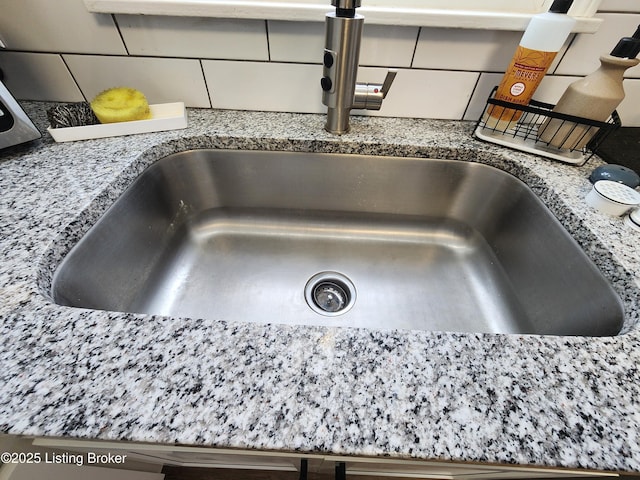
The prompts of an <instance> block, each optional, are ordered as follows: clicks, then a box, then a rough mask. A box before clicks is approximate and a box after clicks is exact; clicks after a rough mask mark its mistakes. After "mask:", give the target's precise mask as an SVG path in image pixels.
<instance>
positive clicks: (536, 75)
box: [483, 0, 576, 131]
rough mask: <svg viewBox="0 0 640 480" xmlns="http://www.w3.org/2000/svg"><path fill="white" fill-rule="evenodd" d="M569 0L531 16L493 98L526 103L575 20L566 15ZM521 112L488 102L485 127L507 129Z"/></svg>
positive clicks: (563, 0)
mask: <svg viewBox="0 0 640 480" xmlns="http://www.w3.org/2000/svg"><path fill="white" fill-rule="evenodd" d="M572 3H573V0H555V1H554V2H553V5H551V8H549V11H548V12H545V13H540V14H538V15H534V16H533V17H532V18H531V21H530V22H529V25H527V29H526V30H525V32H524V34H523V35H522V39H521V40H520V44H519V45H518V48H517V49H516V52H515V54H514V55H513V58H512V59H511V63H510V64H509V66H508V67H507V70H506V72H505V74H504V77H503V78H502V81H501V82H500V85H499V86H498V90H497V91H496V94H495V98H496V99H498V100H505V101H507V102H511V103H515V104H518V105H527V104H528V103H529V101H530V100H531V98H532V97H533V93H534V92H535V91H536V89H537V88H538V85H540V82H541V81H542V79H543V78H544V76H545V74H546V73H547V70H548V69H549V67H550V66H551V63H553V60H554V58H555V57H556V54H557V53H558V52H559V51H560V49H561V48H562V46H563V45H564V42H565V41H566V40H567V37H568V36H569V34H570V33H571V30H572V29H573V27H574V25H575V23H576V20H575V19H573V18H572V17H570V16H569V15H567V12H568V11H569V8H570V7H571V4H572ZM521 115H522V112H521V111H518V110H514V109H509V108H505V107H501V106H497V105H492V106H490V107H489V109H488V110H487V113H486V114H485V116H484V118H483V120H484V122H485V124H486V127H488V128H495V129H496V130H501V131H504V130H507V129H509V128H511V127H512V126H514V125H515V123H516V122H517V121H518V119H519V118H520V116H521Z"/></svg>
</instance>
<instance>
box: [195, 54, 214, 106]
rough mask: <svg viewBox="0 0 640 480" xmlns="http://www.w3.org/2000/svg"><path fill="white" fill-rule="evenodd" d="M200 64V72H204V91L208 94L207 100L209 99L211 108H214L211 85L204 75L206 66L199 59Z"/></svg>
mask: <svg viewBox="0 0 640 480" xmlns="http://www.w3.org/2000/svg"><path fill="white" fill-rule="evenodd" d="M198 63H200V71H201V72H202V80H203V81H204V89H205V90H206V92H207V98H208V99H209V108H213V99H212V97H211V92H210V91H209V84H208V83H207V76H206V75H205V74H204V65H203V64H202V59H198Z"/></svg>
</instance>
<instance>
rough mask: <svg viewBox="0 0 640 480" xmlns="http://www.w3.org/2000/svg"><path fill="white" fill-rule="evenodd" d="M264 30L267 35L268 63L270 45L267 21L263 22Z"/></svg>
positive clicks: (269, 59)
mask: <svg viewBox="0 0 640 480" xmlns="http://www.w3.org/2000/svg"><path fill="white" fill-rule="evenodd" d="M264 30H265V32H266V34H267V58H268V61H269V62H270V61H271V45H270V43H271V42H270V41H269V21H268V20H265V21H264Z"/></svg>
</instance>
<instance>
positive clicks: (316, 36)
mask: <svg viewBox="0 0 640 480" xmlns="http://www.w3.org/2000/svg"><path fill="white" fill-rule="evenodd" d="M268 25H269V51H270V52H271V60H272V61H273V62H299V63H322V52H323V51H324V23H321V22H284V21H277V20H269V22H268Z"/></svg>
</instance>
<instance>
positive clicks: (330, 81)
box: [320, 0, 397, 134]
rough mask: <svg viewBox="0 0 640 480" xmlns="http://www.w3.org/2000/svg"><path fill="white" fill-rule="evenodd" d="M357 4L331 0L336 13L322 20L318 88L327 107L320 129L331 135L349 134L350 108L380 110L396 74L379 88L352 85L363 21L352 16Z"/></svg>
mask: <svg viewBox="0 0 640 480" xmlns="http://www.w3.org/2000/svg"><path fill="white" fill-rule="evenodd" d="M360 2H361V0H331V5H333V6H334V7H336V10H335V12H329V13H327V16H326V30H325V47H324V58H323V64H324V70H323V75H322V79H321V81H320V84H321V86H322V90H323V94H322V103H324V104H325V105H326V106H327V107H328V109H327V123H326V125H325V127H324V128H325V129H326V130H327V131H328V132H331V133H337V134H342V133H347V132H348V131H349V113H350V111H351V109H352V108H353V109H366V110H380V107H381V106H382V100H384V98H385V97H386V96H387V92H388V91H389V88H390V87H391V84H392V83H393V80H394V78H395V76H396V73H397V71H396V70H391V69H390V70H389V71H388V73H387V76H386V78H385V79H384V82H383V83H382V85H380V84H373V83H356V76H357V74H358V62H359V57H360V39H361V38H362V25H363V24H364V17H363V16H362V15H359V14H357V13H356V8H357V7H359V6H360Z"/></svg>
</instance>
